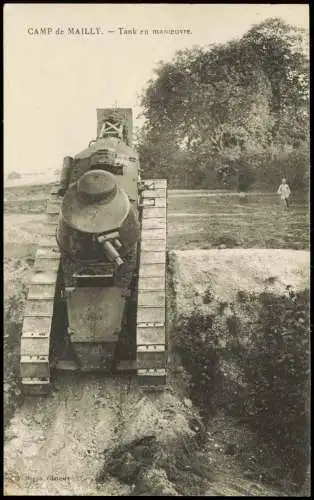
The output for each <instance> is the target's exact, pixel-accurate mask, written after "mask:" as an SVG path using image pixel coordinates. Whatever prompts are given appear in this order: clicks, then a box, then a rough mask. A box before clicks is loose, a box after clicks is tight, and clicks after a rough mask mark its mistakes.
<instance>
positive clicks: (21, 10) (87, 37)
mask: <svg viewBox="0 0 314 500" xmlns="http://www.w3.org/2000/svg"><path fill="white" fill-rule="evenodd" d="M270 17H280V18H281V19H282V20H284V21H286V22H287V23H289V24H293V25H296V26H300V27H303V28H305V29H307V30H308V28H309V8H308V5H302V4H277V5H272V4H229V5H228V4H207V5H205V4H6V5H5V7H4V173H5V174H6V173H8V172H10V171H12V170H16V171H18V172H20V173H29V172H40V171H46V172H51V171H52V170H55V169H59V168H60V167H61V166H62V160H63V157H64V156H68V155H75V154H76V153H78V152H79V151H81V150H82V149H85V148H86V147H87V145H88V142H89V141H90V140H91V139H94V138H95V135H96V125H97V124H96V108H102V107H103V108H107V107H113V106H114V105H115V104H116V105H118V106H121V107H131V108H133V119H134V122H135V125H137V126H140V124H141V121H140V119H136V116H137V115H138V114H139V112H140V111H141V109H140V107H139V96H140V93H141V92H142V90H143V88H145V86H146V85H147V82H148V80H149V79H150V78H152V76H153V69H154V68H156V65H157V63H158V62H159V61H161V60H163V61H170V60H171V59H172V57H173V56H174V54H175V52H176V51H177V50H180V49H185V48H189V47H193V45H199V46H205V45H208V44H211V43H223V42H225V41H227V40H231V39H232V38H238V37H241V36H242V35H243V34H244V33H245V32H246V31H248V30H249V29H250V28H251V26H252V25H254V24H258V23H260V22H262V21H263V20H265V19H267V18H270ZM58 28H59V30H63V31H64V34H57V33H56V30H57V29H58ZM69 28H70V29H74V30H76V29H78V30H83V31H84V30H85V29H86V31H87V33H90V31H91V29H93V30H94V32H96V31H97V29H98V31H99V33H100V34H99V35H91V34H75V35H74V34H68V29H69ZM119 28H123V29H124V28H125V29H128V30H132V28H134V29H135V30H136V34H132V35H131V34H129V35H125V34H120V30H119ZM40 29H43V31H44V33H46V34H36V32H40ZM145 29H148V30H149V32H150V31H151V30H152V29H182V30H184V29H185V30H190V31H191V34H181V35H152V34H149V35H144V34H140V30H145ZM108 30H113V32H112V33H108Z"/></svg>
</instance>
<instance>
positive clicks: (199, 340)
mask: <svg viewBox="0 0 314 500" xmlns="http://www.w3.org/2000/svg"><path fill="white" fill-rule="evenodd" d="M212 324H213V318H212V316H211V315H204V314H202V313H201V312H199V311H197V310H194V311H193V312H192V314H191V316H189V317H181V318H180V319H179V320H178V322H177V329H176V335H175V338H176V339H177V341H176V344H177V350H178V353H179V354H180V357H181V359H182V364H183V366H184V367H185V368H186V369H187V371H188V373H189V374H190V375H191V378H190V389H191V399H192V400H193V401H194V402H195V403H196V404H197V405H199V406H200V408H201V409H203V410H205V411H206V413H207V412H208V411H209V410H210V405H211V397H212V396H213V394H214V391H215V387H216V384H217V381H218V379H219V378H220V376H221V374H220V369H219V342H218V340H219V339H218V335H217V334H216V333H215V332H214V330H213V328H212Z"/></svg>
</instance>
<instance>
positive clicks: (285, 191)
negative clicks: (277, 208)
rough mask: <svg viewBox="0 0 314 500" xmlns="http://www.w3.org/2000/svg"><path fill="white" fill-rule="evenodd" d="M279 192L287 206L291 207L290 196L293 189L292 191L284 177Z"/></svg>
mask: <svg viewBox="0 0 314 500" xmlns="http://www.w3.org/2000/svg"><path fill="white" fill-rule="evenodd" d="M277 193H278V194H280V198H281V200H283V201H284V203H285V206H286V207H287V208H289V203H288V198H289V196H290V193H291V191H290V188H289V186H288V184H287V181H286V179H282V181H281V184H280V186H279V188H278V191H277Z"/></svg>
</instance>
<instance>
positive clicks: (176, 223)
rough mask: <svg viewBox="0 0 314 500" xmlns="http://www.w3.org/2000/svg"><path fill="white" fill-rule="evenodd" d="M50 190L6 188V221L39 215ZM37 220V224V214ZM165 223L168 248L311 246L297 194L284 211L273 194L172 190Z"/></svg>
mask: <svg viewBox="0 0 314 500" xmlns="http://www.w3.org/2000/svg"><path fill="white" fill-rule="evenodd" d="M49 189H50V187H49V186H47V185H46V186H44V185H43V186H19V187H14V188H6V189H5V201H4V214H5V225H6V221H7V222H8V225H9V226H12V222H13V218H11V219H10V217H9V218H7V217H6V215H9V214H12V215H13V214H43V212H44V210H45V203H46V198H47V195H48V193H49ZM14 219H15V218H14ZM35 219H36V220H37V223H38V224H39V225H40V224H41V218H40V217H38V218H37V217H35V218H34V220H35ZM11 221H12V222H11ZM21 222H22V219H21ZM168 224H169V225H168V247H169V249H175V250H181V249H182V250H183V249H189V250H192V249H193V248H201V249H206V248H218V247H220V246H221V245H223V247H224V246H225V247H227V248H235V247H240V248H287V249H288V248H290V249H295V250H307V249H308V248H309V204H308V201H307V200H306V199H305V198H303V199H302V198H300V197H293V196H292V198H291V205H290V209H289V210H285V209H284V207H283V206H282V205H281V203H280V200H279V199H278V196H277V195H272V194H263V193H249V194H248V196H247V197H246V198H245V199H241V198H240V197H239V195H238V194H236V193H231V192H215V191H185V190H184V191H179V190H173V191H172V190H170V191H169V195H168ZM39 227H40V226H39Z"/></svg>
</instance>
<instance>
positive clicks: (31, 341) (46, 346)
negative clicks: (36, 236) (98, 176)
mask: <svg viewBox="0 0 314 500" xmlns="http://www.w3.org/2000/svg"><path fill="white" fill-rule="evenodd" d="M59 188H60V184H57V183H56V184H54V185H53V188H52V190H51V192H50V195H49V199H48V203H47V209H46V224H45V227H44V231H43V234H42V235H41V237H40V240H39V244H38V247H37V251H36V257H35V263H34V268H33V274H32V277H31V281H30V284H29V291H28V297H27V302H26V306H25V310H24V320H23V329H22V338H21V352H20V374H21V379H22V380H21V382H22V388H23V392H24V393H25V394H29V395H32V394H34V395H39V394H46V393H48V392H49V391H50V388H51V380H50V375H51V373H50V372H51V366H50V363H51V359H50V351H51V347H50V346H51V333H52V330H53V320H54V304H55V297H56V293H57V286H58V276H59V267H60V252H59V248H58V245H57V241H56V227H57V224H58V216H59V212H60V208H61V203H62V196H59V195H58V191H59Z"/></svg>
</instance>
